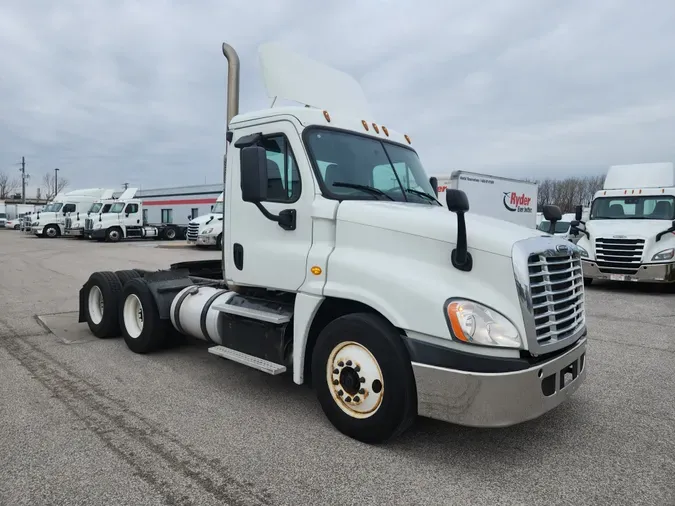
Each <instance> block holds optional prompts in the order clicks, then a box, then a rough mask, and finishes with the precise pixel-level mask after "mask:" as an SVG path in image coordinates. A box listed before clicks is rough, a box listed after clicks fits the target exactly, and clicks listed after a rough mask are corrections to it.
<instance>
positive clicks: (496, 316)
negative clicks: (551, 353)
mask: <svg viewBox="0 0 675 506" xmlns="http://www.w3.org/2000/svg"><path fill="white" fill-rule="evenodd" d="M453 304H459V305H460V306H461V305H464V307H465V308H466V309H467V310H471V313H472V314H470V315H469V316H471V317H472V318H473V323H474V325H475V329H474V331H473V333H472V335H471V336H467V335H466V333H465V332H464V329H463V327H462V322H461V321H459V319H458V318H457V320H455V321H454V322H453V317H452V316H451V312H452V311H455V309H454V307H453ZM471 305H473V306H474V308H472V309H470V306H471ZM481 312H482V313H483V315H478V316H480V317H485V316H487V317H488V318H489V319H490V320H491V321H490V322H488V323H487V324H485V325H483V326H482V327H480V324H481V323H483V322H477V321H476V313H481ZM485 313H487V314H485ZM443 315H444V317H445V323H446V325H447V327H448V331H449V332H450V336H451V337H452V340H453V341H454V342H457V343H462V344H468V345H471V346H480V347H482V348H490V349H504V350H519V349H524V347H525V339H524V336H523V335H521V332H520V330H518V327H517V326H516V325H515V324H514V323H513V321H511V319H510V318H508V317H507V316H505V315H504V314H502V313H500V312H499V311H497V310H496V309H493V308H492V307H490V306H487V305H486V304H483V303H481V302H478V301H475V300H472V299H467V298H464V297H452V298H449V299H447V300H446V301H445V303H444V304H443ZM455 316H456V311H455ZM499 320H502V321H501V322H500V321H499ZM490 323H493V324H495V325H496V326H502V327H504V328H505V329H506V330H512V331H513V332H514V333H515V337H512V336H501V337H502V339H504V340H505V341H504V342H503V343H502V344H500V343H498V342H496V341H495V336H491V335H490ZM458 324H459V329H458V331H461V334H462V335H461V336H460V335H458V331H456V330H455V328H453V325H455V326H456V325H458ZM509 326H510V329H509ZM493 328H494V327H493ZM479 330H482V331H483V335H482V336H480V337H481V338H480V339H479V340H476V339H475V337H476V333H477V332H479ZM486 337H487V338H488V339H489V340H490V341H491V342H485V341H486V339H485V338H486ZM508 340H510V341H511V342H510V343H508V342H507V341H508Z"/></svg>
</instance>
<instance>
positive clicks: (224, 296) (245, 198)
mask: <svg viewBox="0 0 675 506" xmlns="http://www.w3.org/2000/svg"><path fill="white" fill-rule="evenodd" d="M223 53H224V55H225V56H226V58H227V60H228V62H229V71H228V98H227V104H228V108H227V111H228V113H227V120H228V123H227V133H226V141H227V142H226V163H225V164H224V167H226V170H224V172H225V174H224V193H225V195H224V199H223V201H224V220H223V224H224V234H223V252H222V259H221V260H214V261H209V260H206V261H191V262H183V263H179V264H174V265H172V266H171V267H170V268H169V269H167V270H161V271H157V272H143V271H138V270H128V271H120V272H118V273H115V272H110V271H106V272H95V273H93V274H92V275H91V276H90V278H89V279H88V280H87V282H86V283H85V284H84V286H83V287H82V288H81V290H80V293H79V303H80V316H79V321H81V322H86V323H87V324H88V326H89V329H90V330H91V332H92V333H93V334H94V335H96V336H98V337H100V338H108V337H114V336H119V335H120V334H121V335H122V336H123V337H124V340H125V342H126V344H127V346H128V347H129V349H130V350H131V351H133V352H135V353H149V352H152V351H154V350H157V349H159V348H160V347H162V346H165V345H166V344H168V343H169V342H170V341H171V340H172V339H174V338H175V337H176V336H177V335H189V336H193V337H195V338H198V339H202V340H205V341H207V342H209V343H211V347H210V348H209V350H208V351H209V352H210V353H212V354H213V355H216V356H218V357H222V358H225V359H229V360H231V361H235V362H239V363H241V364H245V365H246V366H249V367H252V368H255V369H258V370H260V371H263V372H266V373H269V374H272V375H277V374H282V373H285V372H287V371H288V372H289V373H290V374H291V375H292V378H293V381H294V382H295V383H296V384H298V385H300V384H303V383H307V382H310V381H311V384H312V386H313V388H314V389H315V391H316V395H317V398H318V402H319V404H320V405H321V407H322V409H323V411H324V413H325V415H326V416H327V418H328V419H329V420H330V421H331V423H332V424H333V425H334V426H335V427H336V428H337V429H338V430H340V431H341V432H343V433H344V434H347V435H348V436H351V437H353V438H356V439H359V440H361V441H365V442H370V443H376V442H381V441H385V440H387V439H389V438H392V437H395V436H396V435H398V434H400V433H401V432H402V431H404V430H405V429H406V428H407V427H408V426H410V424H411V423H412V422H413V420H414V419H415V417H416V416H417V415H418V414H420V415H424V416H428V417H431V418H437V419H440V420H446V421H450V422H453V423H458V424H462V425H468V426H477V427H503V426H509V425H513V424H516V423H519V422H523V421H525V420H529V419H532V418H536V417H538V416H540V415H542V414H543V413H545V412H547V411H549V410H551V409H553V408H554V407H556V406H558V405H559V404H561V403H562V402H563V401H564V400H566V399H568V398H569V397H570V395H571V394H572V393H573V392H574V391H576V390H577V388H578V387H579V385H580V384H581V382H582V381H583V379H584V377H585V375H586V361H585V357H586V335H587V330H586V321H585V310H584V291H583V290H584V288H583V283H582V278H581V262H580V258H579V252H578V250H577V249H576V247H575V246H574V245H572V244H570V243H569V242H568V241H564V240H562V239H559V238H557V237H553V236H549V235H543V234H542V233H541V232H539V231H537V230H535V229H534V227H533V226H519V225H516V224H512V223H507V222H505V221H502V220H497V219H494V218H490V217H486V216H482V215H480V214H471V213H467V211H469V200H468V199H467V195H466V193H464V192H463V191H461V190H456V189H450V190H447V191H446V192H445V202H446V205H447V209H446V208H445V207H444V206H442V205H441V204H439V203H438V201H437V200H436V199H435V198H434V196H433V191H434V190H433V188H432V184H431V181H430V178H429V177H428V176H427V174H426V172H425V170H424V168H423V166H422V164H421V162H420V159H419V158H418V155H417V153H416V151H415V150H414V149H413V147H412V140H411V138H410V137H409V136H408V135H405V134H402V133H399V132H396V131H394V130H392V129H389V128H388V127H386V126H384V125H381V124H378V123H376V122H375V121H373V120H372V116H371V113H370V111H369V107H368V104H367V101H366V100H365V96H364V94H363V91H362V90H361V88H360V86H359V85H358V83H357V82H356V81H355V80H354V79H352V78H351V77H349V76H347V75H346V74H344V73H342V72H339V71H336V70H333V69H331V68H328V67H326V66H323V65H321V64H319V63H316V62H312V61H310V60H307V59H304V58H302V57H300V56H298V55H293V54H289V53H287V52H285V51H283V50H282V49H281V48H279V47H278V46H276V45H275V44H266V45H264V46H263V47H261V49H260V53H261V54H260V56H261V63H262V66H263V75H264V77H265V80H266V85H267V89H268V93H269V95H270V96H274V97H279V98H282V99H287V100H293V101H296V102H300V103H301V104H311V106H304V107H303V106H298V107H283V108H281V107H279V108H272V109H267V110H261V111H254V112H249V113H242V114H240V113H239V57H238V56H237V53H236V52H235V50H234V49H233V48H232V47H231V46H229V45H227V44H223ZM317 106H320V108H317ZM505 191H506V190H505ZM546 210H547V214H548V217H549V218H552V217H553V215H556V216H555V217H557V218H560V211H559V209H556V208H554V207H549V208H547V209H546ZM533 214H534V213H533ZM252 397H253V394H252ZM261 409H262V408H261ZM561 416H564V415H561Z"/></svg>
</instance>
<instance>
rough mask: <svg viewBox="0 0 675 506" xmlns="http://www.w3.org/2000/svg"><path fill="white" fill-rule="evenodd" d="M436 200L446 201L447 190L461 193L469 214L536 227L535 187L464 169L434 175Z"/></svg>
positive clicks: (514, 180)
mask: <svg viewBox="0 0 675 506" xmlns="http://www.w3.org/2000/svg"><path fill="white" fill-rule="evenodd" d="M436 179H437V181H438V200H439V201H440V202H443V203H444V202H445V191H446V190H447V189H448V188H452V189H455V190H462V191H463V192H464V193H466V195H467V197H469V201H470V202H471V211H469V212H470V213H472V214H480V215H483V216H489V217H491V218H497V219H499V220H504V221H509V222H511V223H515V224H517V225H523V226H525V227H528V228H536V227H537V184H536V183H531V182H529V181H523V180H520V179H510V178H505V177H499V176H491V175H488V174H479V173H476V172H468V171H465V170H456V171H453V172H452V174H450V176H447V175H446V176H436Z"/></svg>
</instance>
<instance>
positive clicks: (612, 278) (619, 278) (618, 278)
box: [609, 274, 635, 281]
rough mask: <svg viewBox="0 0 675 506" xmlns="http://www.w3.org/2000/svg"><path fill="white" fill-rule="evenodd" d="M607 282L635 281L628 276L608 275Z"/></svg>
mask: <svg viewBox="0 0 675 506" xmlns="http://www.w3.org/2000/svg"><path fill="white" fill-rule="evenodd" d="M609 280H610V281H634V280H635V279H634V278H633V276H630V275H628V274H610V275H609Z"/></svg>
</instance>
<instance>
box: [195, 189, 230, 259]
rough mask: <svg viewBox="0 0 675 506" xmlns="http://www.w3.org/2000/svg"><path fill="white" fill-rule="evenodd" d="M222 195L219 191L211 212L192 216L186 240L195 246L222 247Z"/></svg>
mask: <svg viewBox="0 0 675 506" xmlns="http://www.w3.org/2000/svg"><path fill="white" fill-rule="evenodd" d="M223 196H224V193H221V194H220V195H219V196H218V198H217V199H216V203H215V204H214V205H213V206H212V208H211V212H210V213H208V214H205V215H203V216H198V217H196V218H194V219H193V220H192V221H190V223H189V224H188V228H187V242H188V244H193V245H195V246H197V247H208V246H215V247H216V248H218V249H222V248H223Z"/></svg>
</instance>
